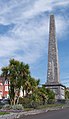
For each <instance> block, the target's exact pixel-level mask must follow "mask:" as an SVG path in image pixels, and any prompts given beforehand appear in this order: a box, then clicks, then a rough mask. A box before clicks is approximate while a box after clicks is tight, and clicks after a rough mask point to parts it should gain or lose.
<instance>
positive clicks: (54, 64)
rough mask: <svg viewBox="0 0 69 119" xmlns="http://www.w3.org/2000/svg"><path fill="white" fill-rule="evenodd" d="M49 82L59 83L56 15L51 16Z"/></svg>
mask: <svg viewBox="0 0 69 119" xmlns="http://www.w3.org/2000/svg"><path fill="white" fill-rule="evenodd" d="M47 82H48V83H59V82H60V79H59V63H58V49H57V42H56V35H55V19H54V15H51V16H50V31H49V45H48V72H47Z"/></svg>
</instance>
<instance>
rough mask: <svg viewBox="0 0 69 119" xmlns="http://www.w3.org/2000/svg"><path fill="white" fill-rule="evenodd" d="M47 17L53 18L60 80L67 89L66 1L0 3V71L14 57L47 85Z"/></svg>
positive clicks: (68, 19) (3, 0)
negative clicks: (52, 15) (27, 66)
mask: <svg viewBox="0 0 69 119" xmlns="http://www.w3.org/2000/svg"><path fill="white" fill-rule="evenodd" d="M50 14H54V15H55V22H56V37H57V42H58V51H59V63H60V80H61V83H62V84H64V85H66V86H69V0H62V1H60V0H0V69H1V67H3V66H7V65H8V63H9V60H10V58H15V59H17V60H20V61H23V62H25V63H28V64H29V66H30V70H31V75H32V76H33V77H35V78H37V79H38V78H39V79H40V81H41V82H40V83H41V84H43V83H45V82H46V80H47V60H48V59H47V55H48V39H49V17H50ZM0 72H1V71H0Z"/></svg>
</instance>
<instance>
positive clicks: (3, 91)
mask: <svg viewBox="0 0 69 119" xmlns="http://www.w3.org/2000/svg"><path fill="white" fill-rule="evenodd" d="M8 94H9V93H8V81H7V80H5V79H4V78H3V77H1V76H0V99H1V98H3V97H5V98H8V96H9V95H8Z"/></svg>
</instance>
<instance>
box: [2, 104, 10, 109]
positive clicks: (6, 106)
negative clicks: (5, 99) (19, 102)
mask: <svg viewBox="0 0 69 119" xmlns="http://www.w3.org/2000/svg"><path fill="white" fill-rule="evenodd" d="M2 109H6V110H9V109H11V105H9V104H5V105H4V106H3V107H2Z"/></svg>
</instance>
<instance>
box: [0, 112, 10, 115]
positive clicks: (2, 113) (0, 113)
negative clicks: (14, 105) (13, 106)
mask: <svg viewBox="0 0 69 119" xmlns="http://www.w3.org/2000/svg"><path fill="white" fill-rule="evenodd" d="M5 114H10V113H9V112H0V115H5Z"/></svg>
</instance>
